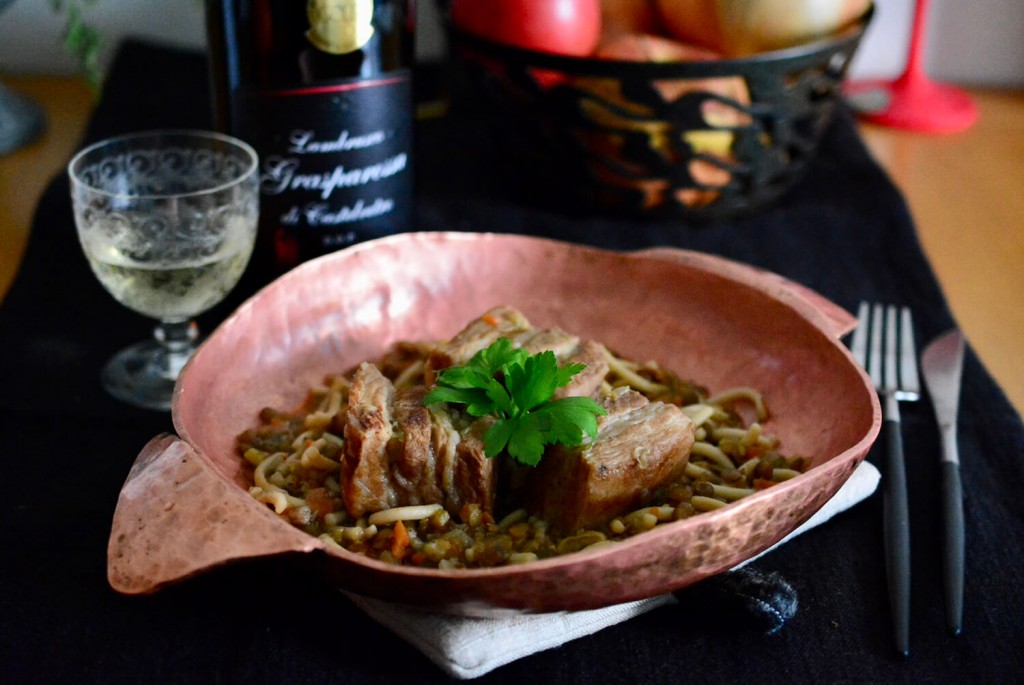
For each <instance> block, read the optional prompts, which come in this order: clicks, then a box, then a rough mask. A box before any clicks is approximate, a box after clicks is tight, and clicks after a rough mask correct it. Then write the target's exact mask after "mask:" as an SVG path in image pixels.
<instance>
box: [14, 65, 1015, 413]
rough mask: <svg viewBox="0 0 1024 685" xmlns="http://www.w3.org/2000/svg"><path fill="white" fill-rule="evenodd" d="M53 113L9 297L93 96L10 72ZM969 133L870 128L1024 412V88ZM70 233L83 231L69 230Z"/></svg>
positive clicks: (80, 88) (59, 80) (981, 100)
mask: <svg viewBox="0 0 1024 685" xmlns="http://www.w3.org/2000/svg"><path fill="white" fill-rule="evenodd" d="M3 81H4V83H5V84H6V85H7V86H8V87H9V88H12V89H14V90H16V91H18V92H21V93H23V94H25V95H28V96H30V97H32V98H34V99H35V100H36V101H37V102H38V103H40V104H41V105H42V106H43V108H44V109H45V110H46V113H47V116H48V120H49V126H48V129H47V131H46V133H45V135H44V136H43V137H42V138H41V139H40V140H39V141H37V142H35V143H33V144H32V145H30V146H29V147H26V148H23V149H21V150H18V151H15V152H14V153H10V154H8V155H6V156H2V157H0V297H2V296H3V294H4V293H6V292H7V288H8V287H9V285H10V283H11V281H12V280H13V278H14V275H15V273H16V271H17V267H18V263H19V261H20V259H21V255H22V252H23V250H24V245H25V240H26V237H27V234H28V231H29V230H30V226H31V223H32V212H33V210H34V208H35V206H36V203H37V202H38V200H39V196H40V194H41V193H42V192H43V190H44V188H45V187H46V185H47V184H48V183H49V182H50V180H51V179H52V178H53V176H54V175H55V174H58V173H63V171H64V168H65V165H66V164H67V161H68V159H69V158H70V156H71V154H72V152H73V151H74V150H75V148H76V147H77V145H78V142H79V140H80V139H81V136H82V134H83V131H84V129H85V125H86V122H87V121H88V117H89V114H90V112H91V111H92V107H93V105H94V99H93V96H92V94H91V92H90V91H89V89H88V88H87V87H86V86H85V85H84V83H83V82H82V81H81V80H80V79H78V78H74V77H49V76H45V77H7V78H4V79H3ZM969 92H970V93H971V94H972V95H973V96H974V97H975V99H976V101H977V103H978V106H979V108H980V111H981V117H980V120H979V122H978V123H977V124H976V125H975V126H974V127H973V128H971V129H970V130H968V131H965V132H963V133H957V134H953V135H946V136H931V135H923V134H916V133H910V132H904V131H896V130H892V129H885V128H880V127H876V126H872V125H868V124H865V125H863V127H862V132H863V135H864V139H865V141H866V142H867V144H868V147H869V148H870V149H871V151H872V153H873V154H874V155H875V157H876V158H877V159H878V160H879V162H880V163H881V164H882V166H883V167H885V169H886V170H887V171H888V173H889V175H890V176H891V177H892V179H893V180H894V182H895V183H896V185H897V186H898V187H899V188H900V189H901V191H902V192H903V194H904V196H905V197H906V198H907V201H908V203H909V205H910V208H911V212H912V213H913V216H914V219H915V222H916V223H917V228H918V232H919V235H920V237H921V243H922V245H923V247H924V249H925V252H926V253H927V255H928V257H929V259H930V260H931V263H932V266H933V268H934V270H935V272H936V274H937V276H938V278H939V281H940V283H941V284H942V287H943V290H944V292H945V294H946V297H947V299H948V301H949V303H950V306H951V308H952V310H953V313H954V315H955V316H956V318H957V321H958V322H959V324H960V326H961V328H962V329H963V330H964V333H965V334H966V336H967V338H968V340H969V341H970V343H971V345H972V346H973V348H974V349H975V350H976V351H977V352H978V354H979V356H980V357H981V359H982V361H983V362H984V364H985V366H986V368H988V370H989V372H990V373H992V375H993V376H994V377H995V378H996V380H997V381H998V382H999V384H1000V385H1001V386H1002V388H1003V390H1004V391H1005V392H1006V394H1007V396H1008V397H1009V398H1010V401H1011V402H1012V403H1013V405H1014V407H1015V408H1016V409H1017V411H1018V412H1022V413H1024V354H1022V353H1024V342H1022V341H1024V306H1022V305H1024V192H1022V191H1021V189H1020V187H1019V186H1020V185H1021V182H1022V181H1024V91H1021V90H988V89H971V90H970V91H969ZM67 235H68V239H69V240H74V239H75V238H74V231H73V228H72V227H70V226H69V227H68V234H67ZM923 342H925V341H922V343H923Z"/></svg>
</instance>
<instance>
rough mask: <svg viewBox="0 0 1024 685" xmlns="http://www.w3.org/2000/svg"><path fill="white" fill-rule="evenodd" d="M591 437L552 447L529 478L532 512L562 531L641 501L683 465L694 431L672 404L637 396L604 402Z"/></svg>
mask: <svg viewBox="0 0 1024 685" xmlns="http://www.w3.org/2000/svg"><path fill="white" fill-rule="evenodd" d="M604 404H605V408H606V410H607V411H608V415H607V416H604V417H601V419H600V420H599V422H598V434H597V438H596V440H594V441H593V442H592V443H591V444H589V445H584V446H582V447H578V448H572V449H566V448H561V447H559V448H556V449H551V450H550V451H549V453H548V454H546V455H545V457H544V459H543V460H542V461H541V463H540V465H539V466H538V467H537V469H536V471H535V472H534V473H531V474H530V475H529V477H528V484H527V498H528V501H529V503H530V508H531V510H532V511H533V512H534V513H536V514H538V515H539V516H541V517H542V518H544V519H545V520H547V521H548V522H550V523H551V524H552V525H554V526H556V527H557V528H559V529H560V530H562V531H563V532H573V531H576V530H579V529H583V528H595V527H599V526H601V525H602V524H604V523H606V522H608V521H609V520H611V519H612V518H614V517H615V516H618V515H620V514H623V513H626V512H628V511H631V510H633V509H637V508H639V507H642V506H643V505H644V504H646V503H647V502H648V501H650V499H651V498H652V497H653V496H654V494H655V493H656V492H657V490H658V489H659V488H661V487H663V486H665V485H667V484H668V483H670V482H672V481H673V480H675V479H676V478H678V477H679V476H680V475H682V472H683V470H684V469H685V468H686V463H687V461H688V460H689V456H690V449H691V448H692V446H693V440H694V426H693V423H692V422H691V421H690V419H689V418H687V416H686V415H685V414H683V412H682V411H681V410H680V409H679V407H677V406H675V405H672V404H665V403H662V402H649V401H647V399H646V398H645V397H643V396H642V395H640V394H639V393H636V392H635V391H632V390H630V391H627V392H619V393H616V394H615V395H613V396H612V397H611V398H609V399H608V400H606V401H605V402H604Z"/></svg>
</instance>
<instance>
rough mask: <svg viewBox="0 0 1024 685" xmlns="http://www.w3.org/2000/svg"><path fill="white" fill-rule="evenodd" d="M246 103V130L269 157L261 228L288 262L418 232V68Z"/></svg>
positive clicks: (242, 129) (241, 112)
mask: <svg viewBox="0 0 1024 685" xmlns="http://www.w3.org/2000/svg"><path fill="white" fill-rule="evenodd" d="M236 104H237V107H238V108H237V110H236V111H235V122H236V126H237V130H238V135H239V137H241V138H242V139H243V140H247V141H249V142H250V143H251V144H252V145H253V146H254V147H255V148H256V149H257V151H258V152H259V155H260V193H261V197H260V223H261V229H260V230H261V231H263V232H265V233H270V234H271V235H272V236H273V241H274V244H275V248H274V251H275V252H276V254H277V257H278V262H279V264H280V265H281V266H291V265H294V264H296V263H298V262H299V261H302V260H305V259H309V258H311V257H314V256H318V255H320V254H324V253H326V252H331V251H334V250H338V249H341V248H344V247H347V246H349V245H352V244H354V243H357V242H362V241H364V240H368V239H371V238H376V237H380V236H383V235H390V234H392V233H398V232H401V231H405V230H408V229H409V227H410V224H411V220H412V211H413V207H412V204H413V170H412V159H411V151H412V118H413V117H412V111H413V108H412V80H411V78H410V75H409V73H408V71H402V72H394V73H390V74H387V75H385V76H383V77H381V78H380V79H373V80H358V79H354V80H346V81H341V82H336V83H333V84H324V85H317V86H310V87H304V88H300V89H288V90H276V91H253V92H249V93H245V94H243V95H242V97H240V98H238V99H237V100H236ZM256 112H258V113H259V116H258V117H255V116H247V114H248V113H256Z"/></svg>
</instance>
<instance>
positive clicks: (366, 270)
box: [108, 233, 880, 613]
mask: <svg viewBox="0 0 1024 685" xmlns="http://www.w3.org/2000/svg"><path fill="white" fill-rule="evenodd" d="M497 304H509V305H512V306H515V307H518V308H519V309H521V310H522V311H523V312H524V313H525V314H526V315H527V316H528V317H529V318H530V319H531V321H532V322H533V323H535V324H537V325H546V326H551V325H558V326H561V327H562V328H564V329H566V330H570V331H573V332H575V333H578V334H580V335H582V336H589V337H592V338H594V339H597V340H601V341H603V342H605V343H606V344H608V345H609V347H611V348H612V349H615V350H617V351H618V352H620V353H622V354H624V355H626V356H631V357H634V358H639V359H656V360H658V361H659V362H661V363H662V364H663V365H665V366H666V367H668V368H671V369H674V370H676V371H678V372H679V373H680V374H681V375H682V376H684V377H691V378H693V379H695V380H698V381H699V382H701V383H703V384H705V385H706V386H708V388H709V389H710V390H711V391H712V392H714V391H716V390H718V389H721V388H725V387H729V386H735V385H750V386H754V387H756V388H758V389H760V390H762V391H763V392H764V394H765V397H766V401H767V402H768V405H769V408H770V410H771V413H772V415H771V417H770V419H769V420H768V422H766V428H767V429H768V430H771V431H773V432H774V433H776V434H777V435H778V436H779V438H780V439H781V440H782V443H783V447H784V450H785V451H786V452H787V453H788V454H794V455H796V454H799V455H804V456H807V457H809V458H810V459H811V461H812V464H813V467H812V468H810V469H809V470H808V471H807V472H806V473H804V474H802V475H800V476H798V477H796V478H793V479H792V480H789V481H786V482H784V483H782V484H780V485H777V486H774V487H772V488H769V489H767V490H765V491H762V492H759V493H758V494H755V495H752V496H750V497H748V498H746V499H743V500H741V501H738V502H735V503H733V504H730V505H728V506H726V507H724V508H722V509H719V510H717V511H713V512H708V513H704V514H701V515H699V516H695V517H693V518H690V519H686V520H683V521H677V522H674V523H671V524H667V525H664V526H662V527H659V528H657V529H655V530H654V531H651V532H648V533H644V534H642V535H639V536H636V537H634V538H630V539H629V540H627V541H624V542H621V543H619V544H617V545H615V546H612V547H607V548H604V549H600V550H594V551H587V552H582V553H577V554H574V555H568V556H563V557H558V558H554V559H548V560H543V561H538V562H533V563H530V564H524V565H516V566H508V567H500V568H492V569H483V570H447V571H446V570H436V569H421V568H410V567H399V566H394V565H390V564H387V563H383V562H379V561H374V560H371V559H369V558H365V557H362V556H358V555H355V554H352V553H349V552H346V551H342V550H337V549H330V548H327V547H326V546H325V544H324V543H322V542H321V541H320V540H318V539H316V538H314V537H313V536H310V535H307V534H305V533H304V532H302V531H300V530H298V529H295V528H293V527H292V526H290V525H289V524H287V523H285V522H284V521H282V520H281V519H279V518H278V517H277V516H276V515H275V514H273V513H272V512H271V511H270V510H269V509H267V508H266V507H265V506H264V505H262V504H259V503H258V502H256V500H254V499H252V498H251V497H250V496H249V495H248V493H247V492H246V488H247V487H248V483H246V482H245V476H244V471H243V464H242V461H241V460H240V459H239V457H238V455H237V454H236V452H235V450H234V439H235V436H236V435H237V434H238V433H240V432H241V431H242V430H244V429H246V428H249V427H251V426H252V425H253V424H254V422H255V421H256V416H257V413H258V412H259V410H260V409H261V408H262V407H264V406H274V407H292V406H296V405H297V404H298V403H299V402H300V401H301V398H302V397H303V396H304V394H305V391H306V389H307V388H308V387H309V386H311V385H313V384H316V383H318V382H320V381H321V379H322V378H323V376H324V375H325V374H326V373H328V372H337V371H341V370H345V369H347V368H349V367H351V366H352V365H354V364H355V363H357V362H359V361H361V360H364V359H368V358H371V357H374V356H376V355H378V354H379V353H381V352H382V351H384V350H385V348H387V347H388V346H390V345H391V344H392V343H394V342H396V341H398V340H403V339H416V340H424V339H441V338H445V337H449V336H451V335H452V334H454V333H455V332H457V331H458V330H459V329H460V328H461V327H462V325H464V324H465V322H467V321H469V320H470V319H472V318H474V317H476V316H478V315H479V314H480V313H482V312H484V311H485V310H487V309H488V308H490V307H492V306H494V305H497ZM853 324H854V320H853V318H852V317H851V316H850V315H849V314H848V313H846V312H845V311H844V310H842V309H840V308H838V307H836V306H835V305H832V304H831V303H829V302H827V301H826V300H824V299H823V298H821V297H820V296H817V295H816V294H814V293H812V292H810V291H808V290H806V289H805V288H802V287H800V286H798V285H796V284H794V283H792V282H790V281H787V280H785V279H783V278H781V277H779V276H776V275H774V274H770V273H765V272H762V271H759V270H756V269H753V268H751V267H748V266H744V265H741V264H737V263H733V262H729V261H726V260H723V259H721V258H717V257H711V256H708V255H703V254H699V253H693V252H686V251H682V250H676V249H667V248H660V249H654V250H648V251H644V252H637V253H629V254H623V253H615V252H608V251H603V250H599V249H595V248H589V247H583V246H578V245H570V244H566V243H559V242H554V241H549V240H544V239H537V238H528V237H522V236H509V235H495V234H464V233H450V234H448V233H442V234H437V233H433V234H432V233H419V234H408V235H402V236H396V237H392V238H385V239H382V240H379V241H375V242H371V243H366V244H363V245H360V246H357V247H354V248H350V249H348V250H345V251H343V252H338V253H335V254H332V255H329V256H327V257H323V258H320V259H318V260H315V261H312V262H309V263H306V264H305V265H303V266H301V267H299V268H297V269H295V270H294V271H292V272H291V273H289V274H287V275H285V276H284V277H282V278H280V279H279V280H277V281H276V282H274V283H272V284H271V285H270V286H268V287H267V288H265V289H264V290H263V291H261V292H260V293H258V294H257V295H256V296H254V297H253V298H252V299H251V300H249V301H248V302H247V303H245V304H244V305H243V306H242V307H240V308H239V309H238V310H237V311H236V312H235V313H234V314H233V315H232V316H231V317H230V318H229V319H228V320H227V321H225V322H224V323H223V324H222V325H221V326H220V327H219V328H218V329H217V330H216V331H215V332H214V333H213V334H212V335H211V336H210V338H209V339H208V340H207V341H206V342H205V343H204V344H203V345H202V346H201V348H200V349H199V351H198V352H197V353H196V355H195V356H194V357H193V359H192V360H191V361H190V362H189V364H188V366H187V367H186V369H185V371H184V372H183V374H182V376H181V378H180V380H179V381H178V385H177V388H176V395H175V401H174V407H173V410H172V412H173V420H174V426H175V429H176V431H177V433H178V436H177V437H176V436H169V435H166V436H158V437H157V438H154V440H153V441H152V442H150V443H149V444H148V445H147V446H146V447H145V448H144V449H143V451H142V453H141V454H140V455H139V457H138V459H137V461H136V463H135V465H134V467H133V468H132V471H131V473H130V474H129V476H128V479H127V481H126V483H125V485H124V488H123V490H122V492H121V496H120V499H119V502H118V505H117V510H116V512H115V515H114V522H113V528H112V531H111V537H110V547H109V557H108V562H109V563H108V575H109V579H110V583H111V585H112V586H113V587H114V588H115V589H116V590H118V591H120V592H124V593H129V594H137V593H147V592H152V591H155V590H157V589H159V588H160V587H162V586H164V585H166V584H168V583H172V582H176V581H180V580H184V579H186V578H188V577H190V576H194V575H196V574H199V573H202V572H204V571H207V570H209V569H211V568H213V567H216V566H219V565H221V564H225V563H228V562H237V561H240V560H244V559H247V558H255V557H266V556H269V555H284V554H287V555H291V556H292V557H294V558H295V559H296V560H298V561H302V562H305V563H307V564H309V565H311V566H313V567H314V570H316V571H320V572H323V573H325V574H326V576H327V579H328V580H329V581H330V582H332V583H335V584H337V586H339V587H341V588H344V589H346V590H349V591H352V592H356V593H360V594H365V595H368V596H373V597H378V598H383V599H388V600H394V601H398V602H404V603H410V604H416V605H424V606H428V607H430V608H432V609H436V610H440V611H447V612H453V613H480V612H481V611H488V610H499V609H518V610H528V611H555V610H574V609H584V608H596V607H601V606H607V605H611V604H615V603H619V602H624V601H628V600H634V599H638V598H643V597H650V596H654V595H657V594H661V593H664V592H669V591H673V590H676V589H679V588H682V587H684V586H686V585H689V584H692V583H694V582H696V581H699V580H701V579H702V578H705V577H707V576H710V575H712V574H715V573H719V572H721V571H723V570H726V569H728V568H730V567H732V566H734V565H736V564H737V563H739V562H741V561H744V560H746V559H748V558H750V557H752V556H754V555H756V554H757V553H759V552H761V551H762V550H764V549H766V548H767V547H769V546H771V545H772V544H774V543H775V542H777V541H778V540H780V539H781V538H783V537H784V536H785V535H786V534H788V533H789V532H791V531H792V530H794V529H795V528H796V527H797V526H799V525H800V524H801V523H802V522H803V521H805V520H806V519H808V518H809V517H810V516H811V515H812V514H813V513H814V512H815V511H817V510H818V509H819V508H820V507H821V506H822V505H823V504H824V503H825V502H826V501H827V500H828V499H829V498H830V497H831V496H832V495H833V494H835V492H836V491H837V490H838V489H839V487H840V486H841V485H842V484H843V483H844V482H845V481H846V480H847V478H849V476H850V474H851V473H852V472H853V470H854V468H855V467H856V466H857V465H858V464H859V463H860V461H861V460H862V459H863V458H864V457H865V455H866V453H867V451H868V448H869V447H870V446H871V444H872V442H873V441H874V440H875V438H876V436H877V434H878V429H879V425H880V410H879V404H878V400H877V397H876V395H875V393H874V391H873V390H872V388H871V385H870V382H869V380H868V379H867V377H866V375H865V374H864V373H863V371H862V370H861V369H860V368H859V367H858V366H857V365H856V364H855V363H854V361H853V358H852V357H851V356H850V354H849V353H848V352H847V350H846V348H845V347H844V346H843V345H842V344H840V342H839V337H840V336H841V335H843V334H844V333H846V332H848V331H849V330H850V329H851V328H852V326H853Z"/></svg>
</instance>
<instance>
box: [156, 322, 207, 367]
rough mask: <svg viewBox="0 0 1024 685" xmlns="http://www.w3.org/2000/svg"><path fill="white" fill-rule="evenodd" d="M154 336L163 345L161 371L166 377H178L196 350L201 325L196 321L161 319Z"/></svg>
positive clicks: (160, 362)
mask: <svg viewBox="0 0 1024 685" xmlns="http://www.w3.org/2000/svg"><path fill="white" fill-rule="evenodd" d="M153 337H154V338H156V341H157V342H158V343H160V344H161V345H162V346H163V354H161V355H160V359H159V362H158V363H159V366H160V373H161V374H162V375H163V376H164V377H165V378H169V379H172V380H173V379H176V378H177V377H178V374H179V373H181V369H182V367H183V366H185V362H187V361H188V358H189V357H191V356H192V352H193V351H194V350H195V342H196V339H197V338H198V337H199V326H197V325H196V322H195V321H161V322H160V323H158V324H157V325H156V328H154V329H153Z"/></svg>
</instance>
